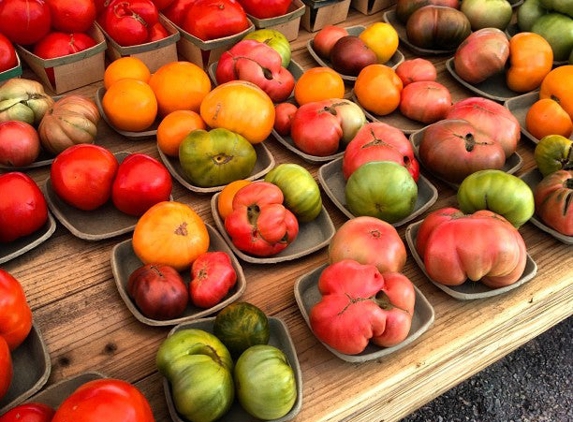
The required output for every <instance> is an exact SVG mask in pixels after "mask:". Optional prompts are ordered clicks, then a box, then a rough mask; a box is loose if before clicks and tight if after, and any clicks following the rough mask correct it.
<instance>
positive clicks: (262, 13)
mask: <svg viewBox="0 0 573 422" xmlns="http://www.w3.org/2000/svg"><path fill="white" fill-rule="evenodd" d="M239 3H241V6H243V9H245V12H247V14H249V15H251V16H254V17H255V18H257V19H269V18H276V17H278V16H283V15H286V13H287V12H288V8H289V6H290V4H291V0H239Z"/></svg>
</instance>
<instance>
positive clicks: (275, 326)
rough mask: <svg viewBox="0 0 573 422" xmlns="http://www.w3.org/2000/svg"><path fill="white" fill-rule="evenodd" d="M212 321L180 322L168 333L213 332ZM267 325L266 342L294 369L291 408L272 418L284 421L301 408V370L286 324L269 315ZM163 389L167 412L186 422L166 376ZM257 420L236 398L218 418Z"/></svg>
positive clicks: (230, 421)
mask: <svg viewBox="0 0 573 422" xmlns="http://www.w3.org/2000/svg"><path fill="white" fill-rule="evenodd" d="M214 321H215V317H210V318H202V319H198V320H195V321H193V322H189V323H185V324H180V325H178V326H176V327H173V329H172V330H171V331H170V332H169V334H168V335H169V336H170V335H172V334H173V333H175V332H176V331H179V330H184V329H188V328H193V329H200V330H204V331H207V332H209V333H211V334H213V322H214ZM269 326H270V332H271V336H270V338H269V342H268V344H269V345H271V346H275V347H277V348H279V349H280V350H282V351H283V352H284V354H285V355H286V357H287V360H288V363H289V365H290V366H291V367H292V369H293V371H294V375H295V380H296V387H297V397H296V401H295V403H294V405H293V407H292V409H291V410H290V411H289V412H288V413H287V414H286V415H285V416H283V417H282V418H279V419H273V420H272V421H273V422H286V421H289V420H291V419H293V418H294V417H295V416H296V415H297V414H298V413H299V412H300V409H301V408H302V371H301V369H300V364H299V362H298V356H297V354H296V349H295V347H294V343H293V341H292V338H291V336H290V334H289V332H288V328H287V326H286V324H285V323H284V322H283V321H282V320H281V319H280V318H276V317H269ZM163 389H164V391H165V399H166V402H167V407H168V409H169V413H170V415H171V419H173V421H174V422H188V421H187V420H186V419H184V418H183V417H182V416H181V415H180V414H179V413H178V412H177V410H176V409H175V404H174V403H173V398H172V396H171V387H170V385H169V381H167V379H166V378H163ZM258 420H259V419H256V418H253V417H252V416H250V415H249V414H247V412H246V411H245V410H244V409H243V408H242V407H241V405H240V404H239V403H238V402H237V400H235V402H234V403H233V406H232V407H231V409H230V410H229V412H228V413H227V414H226V415H224V416H223V417H222V418H221V419H219V421H220V422H254V421H258Z"/></svg>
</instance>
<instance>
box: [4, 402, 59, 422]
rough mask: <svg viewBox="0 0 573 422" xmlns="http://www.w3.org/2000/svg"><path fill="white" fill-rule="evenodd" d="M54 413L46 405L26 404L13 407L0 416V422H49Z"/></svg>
mask: <svg viewBox="0 0 573 422" xmlns="http://www.w3.org/2000/svg"><path fill="white" fill-rule="evenodd" d="M55 413H56V411H55V410H54V409H53V408H52V407H50V406H48V405H47V404H44V403H40V402H28V403H22V404H19V405H18V406H16V407H13V408H12V409H10V410H9V411H7V412H6V413H4V414H3V415H2V416H0V422H50V421H51V420H52V418H53V417H54V414H55Z"/></svg>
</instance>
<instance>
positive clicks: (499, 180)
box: [457, 169, 535, 228]
mask: <svg viewBox="0 0 573 422" xmlns="http://www.w3.org/2000/svg"><path fill="white" fill-rule="evenodd" d="M457 199H458V203H459V205H460V210H461V211H462V212H464V213H466V214H471V213H473V212H476V211H478V210H490V211H493V212H495V213H497V214H500V215H502V216H503V217H504V218H505V219H506V220H508V221H509V222H510V223H511V224H513V225H514V226H515V227H517V228H519V227H521V226H522V225H523V224H525V223H526V222H527V221H528V220H529V219H530V218H531V217H532V216H533V213H534V211H535V202H534V200H533V191H532V190H531V188H530V187H529V185H528V184H527V183H525V182H524V181H523V180H521V179H520V178H519V177H517V176H514V175H512V174H509V173H506V172H504V171H502V170H491V169H489V170H480V171H476V172H475V173H472V174H470V175H469V176H468V177H466V178H465V179H464V180H463V181H462V183H461V184H460V187H459V188H458V193H457Z"/></svg>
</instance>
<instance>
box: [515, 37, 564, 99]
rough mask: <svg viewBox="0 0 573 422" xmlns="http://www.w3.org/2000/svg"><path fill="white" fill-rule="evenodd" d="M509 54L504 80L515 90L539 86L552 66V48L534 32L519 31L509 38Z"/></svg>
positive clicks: (526, 90) (525, 89)
mask: <svg viewBox="0 0 573 422" xmlns="http://www.w3.org/2000/svg"><path fill="white" fill-rule="evenodd" d="M509 46H510V47H509V48H510V51H511V54H510V56H509V64H510V65H509V68H508V69H507V71H506V74H505V75H506V82H507V86H508V87H509V89H511V90H513V91H515V92H528V91H533V90H534V89H537V88H539V86H540V85H541V82H543V79H545V76H547V74H548V73H549V72H550V71H551V69H552V68H553V50H552V49H551V45H550V44H549V42H547V40H546V39H545V38H543V37H542V36H541V35H538V34H536V33H534V32H520V33H517V34H515V35H514V36H513V37H511V39H510V40H509Z"/></svg>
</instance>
